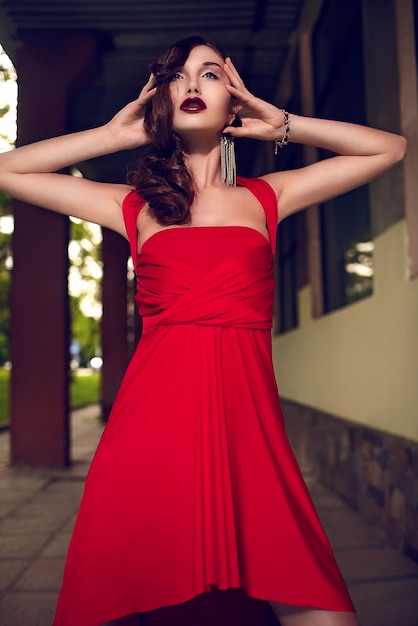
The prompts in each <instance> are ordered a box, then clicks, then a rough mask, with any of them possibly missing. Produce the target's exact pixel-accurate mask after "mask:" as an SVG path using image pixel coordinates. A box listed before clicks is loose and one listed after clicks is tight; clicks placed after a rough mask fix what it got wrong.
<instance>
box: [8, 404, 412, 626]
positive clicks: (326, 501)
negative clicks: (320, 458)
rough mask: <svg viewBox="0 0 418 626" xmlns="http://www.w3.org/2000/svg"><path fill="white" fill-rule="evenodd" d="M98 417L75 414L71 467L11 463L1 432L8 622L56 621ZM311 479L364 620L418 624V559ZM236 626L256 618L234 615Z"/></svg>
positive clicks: (39, 624) (369, 625)
mask: <svg viewBox="0 0 418 626" xmlns="http://www.w3.org/2000/svg"><path fill="white" fill-rule="evenodd" d="M98 416H99V408H98V407H95V406H93V407H89V408H86V409H81V410H79V411H76V412H75V413H73V415H72V420H71V425H72V446H73V451H72V456H73V459H74V463H73V465H72V467H71V468H69V469H64V470H57V469H54V470H42V471H41V470H38V471H34V470H31V471H27V472H25V471H23V470H15V469H11V468H10V466H9V433H8V431H4V432H2V433H1V434H0V497H1V501H2V509H1V515H0V553H1V555H2V559H1V563H0V615H1V623H2V624H3V625H4V626H48V625H49V624H51V621H52V616H53V612H54V607H55V602H56V599H57V594H58V590H59V586H60V580H61V574H62V568H63V566H64V559H65V554H66V550H67V545H68V541H69V538H70V534H71V529H72V526H73V523H74V519H75V515H76V511H77V508H78V503H79V500H80V497H81V493H82V489H83V484H84V478H85V475H86V472H87V469H88V466H89V462H90V459H91V457H92V454H93V452H94V449H95V447H96V445H97V442H98V440H99V437H100V433H101V430H102V425H101V424H100V421H99V419H98ZM306 480H307V483H308V486H309V488H310V491H311V494H312V497H313V500H314V502H315V505H316V507H317V510H318V513H319V516H320V518H321V520H322V523H323V525H324V527H325V529H326V531H327V533H328V536H329V538H330V541H331V543H332V545H333V548H334V550H335V554H336V557H337V560H338V562H339V564H340V567H341V569H342V572H343V575H344V577H345V579H346V581H347V582H348V586H349V589H350V592H351V594H352V597H353V600H354V603H355V605H356V607H357V610H358V613H359V617H360V623H361V625H362V626H398V625H402V626H418V564H417V563H414V562H413V561H412V560H411V559H409V558H408V557H406V556H404V555H402V554H400V553H398V552H397V551H396V550H394V549H393V548H391V547H389V546H388V544H387V542H386V539H385V538H384V535H383V533H382V532H381V531H379V530H377V529H376V528H372V527H370V526H367V525H365V523H364V522H363V521H362V520H360V518H359V517H358V516H357V515H356V514H355V513H354V512H353V511H352V510H351V509H350V508H349V507H348V506H346V505H345V504H344V502H343V501H342V500H340V499H339V498H338V497H337V496H335V495H333V494H332V493H331V492H329V491H328V490H327V489H325V488H324V487H323V486H322V485H320V484H319V483H317V482H315V481H314V480H313V479H312V477H310V476H306ZM219 623H220V622H219ZM181 626H187V625H186V624H182V625H181ZM193 626H196V625H193ZM214 626H215V624H214ZM228 626H256V624H253V623H250V622H248V623H247V624H242V623H240V624H235V623H233V622H232V621H231V622H230V623H228Z"/></svg>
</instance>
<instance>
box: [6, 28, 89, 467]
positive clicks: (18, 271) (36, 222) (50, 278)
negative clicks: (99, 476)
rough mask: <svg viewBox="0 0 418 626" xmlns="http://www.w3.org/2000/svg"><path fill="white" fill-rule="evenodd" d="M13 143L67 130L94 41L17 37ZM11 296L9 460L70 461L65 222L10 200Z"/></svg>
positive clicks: (79, 36) (77, 36) (70, 36)
mask: <svg viewBox="0 0 418 626" xmlns="http://www.w3.org/2000/svg"><path fill="white" fill-rule="evenodd" d="M17 50H18V52H17V59H16V69H17V73H18V80H19V107H18V144H19V145H21V144H26V143H30V142H33V141H36V140H39V139H44V138H47V137H51V136H54V135H59V134H63V133H65V132H68V109H69V93H70V90H71V95H72V96H74V91H77V89H80V88H81V87H82V86H83V83H85V81H86V80H89V79H90V78H91V73H92V72H93V71H95V68H96V58H97V48H96V36H95V35H94V34H91V33H88V34H84V33H63V32H60V33H54V32H51V31H46V32H36V33H35V32H25V33H23V34H21V35H20V38H19V46H18V48H17ZM14 215H15V232H14V236H13V256H14V268H13V276H12V295H11V313H12V319H11V335H12V341H11V358H12V382H11V435H12V451H11V452H12V463H13V464H14V465H20V466H29V467H42V466H44V467H46V466H51V467H63V466H65V465H67V464H68V463H69V425H68V382H69V375H68V346H69V320H68V295H67V270H68V259H67V245H68V219H67V218H66V217H65V216H62V215H58V214H55V213H53V212H50V211H45V210H43V209H40V208H38V207H34V206H32V205H29V204H27V203H24V202H18V201H14Z"/></svg>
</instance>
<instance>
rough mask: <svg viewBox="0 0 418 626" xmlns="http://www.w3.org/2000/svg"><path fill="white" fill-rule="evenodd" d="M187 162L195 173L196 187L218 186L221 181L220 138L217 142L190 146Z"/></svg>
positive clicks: (193, 173)
mask: <svg viewBox="0 0 418 626" xmlns="http://www.w3.org/2000/svg"><path fill="white" fill-rule="evenodd" d="M186 164H187V167H188V168H189V170H190V171H191V173H192V175H193V179H194V181H195V184H196V188H197V190H198V191H199V189H203V188H204V187H209V186H217V187H220V186H221V185H222V183H221V148H220V143H219V140H217V142H216V144H215V143H213V144H212V145H207V146H205V147H204V146H202V145H200V146H197V145H196V146H192V147H190V146H189V147H188V150H187V154H186Z"/></svg>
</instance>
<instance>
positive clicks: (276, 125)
mask: <svg viewBox="0 0 418 626" xmlns="http://www.w3.org/2000/svg"><path fill="white" fill-rule="evenodd" d="M224 70H225V74H226V75H227V77H228V79H229V81H230V83H231V84H230V85H228V84H227V85H226V88H227V89H228V91H229V93H230V94H231V96H233V97H234V98H236V99H237V100H238V102H239V104H240V107H239V111H241V110H247V111H248V113H249V116H248V117H246V116H244V117H241V116H240V119H241V122H242V126H240V127H235V126H226V127H225V128H224V130H223V132H224V133H228V134H229V135H231V136H232V137H251V138H252V139H260V140H261V141H275V140H276V139H279V140H280V139H281V138H282V137H283V133H284V114H283V110H282V109H278V108H277V107H275V106H273V105H272V104H269V103H268V102H265V101H264V100H262V99H261V98H257V97H256V96H254V95H253V94H252V93H251V92H249V91H248V89H247V88H246V86H245V85H244V82H243V80H242V78H241V77H240V75H239V74H238V72H237V69H236V67H235V66H234V64H233V63H232V61H231V59H230V58H229V57H227V58H226V59H225V64H224Z"/></svg>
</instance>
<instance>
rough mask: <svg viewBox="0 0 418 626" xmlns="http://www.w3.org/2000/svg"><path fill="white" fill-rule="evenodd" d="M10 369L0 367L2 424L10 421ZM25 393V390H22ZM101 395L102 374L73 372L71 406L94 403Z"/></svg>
mask: <svg viewBox="0 0 418 626" xmlns="http://www.w3.org/2000/svg"><path fill="white" fill-rule="evenodd" d="M9 385H10V371H9V370H5V369H1V368H0V424H7V423H8V421H9V395H10V394H9ZM22 393H24V390H22ZM99 397H100V374H98V373H97V372H92V373H90V374H88V375H86V376H80V375H78V374H77V373H73V375H72V377H71V385H70V407H71V409H76V408H78V407H81V406H84V405H86V404H94V403H96V402H98V401H99Z"/></svg>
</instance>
